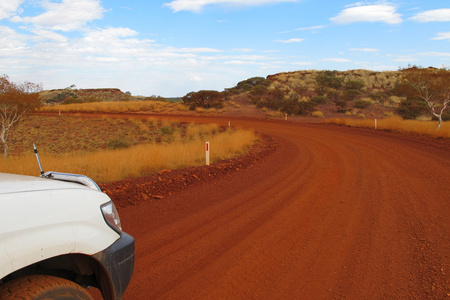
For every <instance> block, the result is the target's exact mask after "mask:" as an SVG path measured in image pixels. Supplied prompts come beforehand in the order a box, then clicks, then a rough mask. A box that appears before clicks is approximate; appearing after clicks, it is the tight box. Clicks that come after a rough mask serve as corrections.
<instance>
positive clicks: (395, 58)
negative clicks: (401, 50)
mask: <svg viewBox="0 0 450 300" xmlns="http://www.w3.org/2000/svg"><path fill="white" fill-rule="evenodd" d="M386 56H387V57H393V59H392V61H397V62H413V61H417V60H418V59H417V58H416V57H414V56H412V55H395V54H387V55H386Z"/></svg>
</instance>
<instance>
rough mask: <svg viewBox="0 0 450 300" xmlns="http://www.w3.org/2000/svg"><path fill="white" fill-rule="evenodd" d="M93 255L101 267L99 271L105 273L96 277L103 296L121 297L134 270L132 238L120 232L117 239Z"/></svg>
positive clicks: (107, 297) (117, 299) (106, 297)
mask: <svg viewBox="0 0 450 300" xmlns="http://www.w3.org/2000/svg"><path fill="white" fill-rule="evenodd" d="M93 257H94V258H95V259H96V260H97V261H98V262H99V263H100V265H101V266H102V267H103V272H101V273H102V274H104V275H106V276H100V278H97V280H98V281H99V285H100V286H99V288H100V290H101V292H102V295H103V298H105V299H111V300H112V299H115V300H120V299H122V296H123V294H124V293H125V290H126V288H127V286H128V284H129V283H130V280H131V276H132V275H133V270H134V238H133V237H132V236H131V235H129V234H127V233H125V232H122V234H121V236H120V238H119V239H118V240H117V241H115V242H114V243H113V244H112V245H111V246H109V247H108V248H106V249H105V250H103V251H101V252H98V253H96V254H94V255H93Z"/></svg>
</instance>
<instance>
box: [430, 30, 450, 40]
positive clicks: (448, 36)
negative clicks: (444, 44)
mask: <svg viewBox="0 0 450 300" xmlns="http://www.w3.org/2000/svg"><path fill="white" fill-rule="evenodd" d="M433 40H450V32H439V33H438V36H437V37H435V38H433Z"/></svg>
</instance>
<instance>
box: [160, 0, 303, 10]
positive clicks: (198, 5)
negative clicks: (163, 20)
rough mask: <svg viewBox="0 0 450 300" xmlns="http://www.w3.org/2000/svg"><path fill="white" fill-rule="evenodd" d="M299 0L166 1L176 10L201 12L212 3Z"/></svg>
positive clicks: (237, 3)
mask: <svg viewBox="0 0 450 300" xmlns="http://www.w3.org/2000/svg"><path fill="white" fill-rule="evenodd" d="M296 1H298V0H175V1H172V2H169V3H164V6H167V7H169V8H170V9H172V10H173V11H174V12H178V11H182V10H187V11H193V12H201V11H202V9H203V7H204V6H206V5H210V4H222V5H232V6H257V5H264V4H273V3H280V2H296Z"/></svg>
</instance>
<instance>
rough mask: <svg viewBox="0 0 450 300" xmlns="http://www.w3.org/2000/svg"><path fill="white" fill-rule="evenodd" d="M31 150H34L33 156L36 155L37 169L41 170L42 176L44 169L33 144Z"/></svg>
mask: <svg viewBox="0 0 450 300" xmlns="http://www.w3.org/2000/svg"><path fill="white" fill-rule="evenodd" d="M33 148H34V154H36V159H37V162H38V164H39V169H40V170H41V175H43V174H44V169H42V164H41V159H40V158H39V153H38V150H37V148H36V145H35V144H34V143H33Z"/></svg>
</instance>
